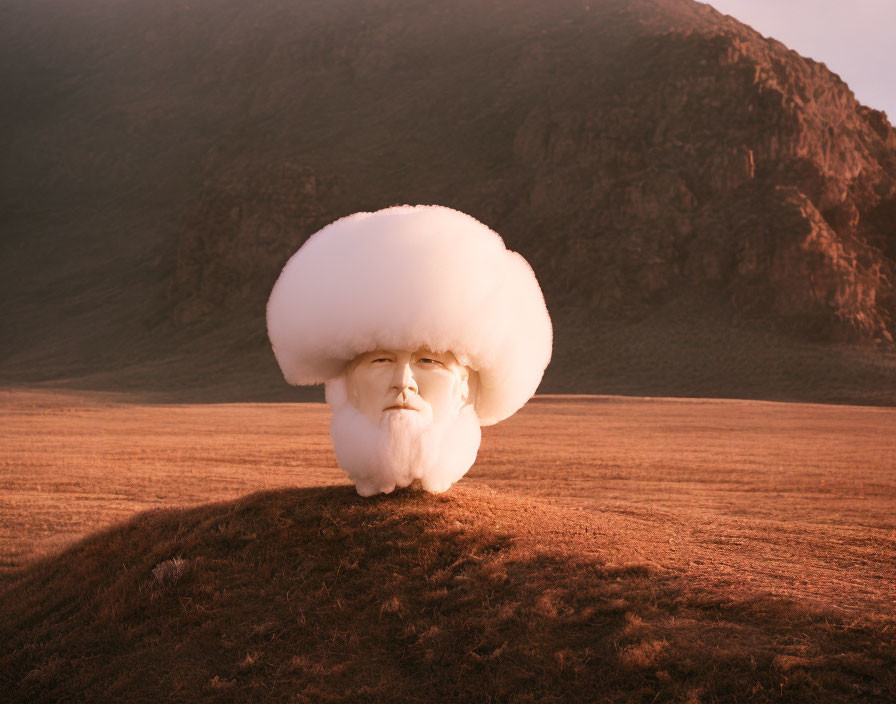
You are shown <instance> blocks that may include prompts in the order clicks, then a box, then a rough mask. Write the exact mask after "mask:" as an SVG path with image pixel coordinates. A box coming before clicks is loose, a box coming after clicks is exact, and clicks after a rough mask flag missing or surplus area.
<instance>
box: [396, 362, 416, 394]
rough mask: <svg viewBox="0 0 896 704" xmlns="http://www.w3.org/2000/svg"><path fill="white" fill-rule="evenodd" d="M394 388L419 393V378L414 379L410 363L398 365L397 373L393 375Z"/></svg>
mask: <svg viewBox="0 0 896 704" xmlns="http://www.w3.org/2000/svg"><path fill="white" fill-rule="evenodd" d="M392 388H393V389H395V390H396V391H399V392H401V393H404V392H406V391H412V392H413V393H417V380H416V379H414V373H413V371H412V370H411V365H410V364H409V363H405V364H397V365H396V367H395V374H394V376H393V377H392Z"/></svg>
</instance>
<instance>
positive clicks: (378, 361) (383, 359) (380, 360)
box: [370, 357, 392, 364]
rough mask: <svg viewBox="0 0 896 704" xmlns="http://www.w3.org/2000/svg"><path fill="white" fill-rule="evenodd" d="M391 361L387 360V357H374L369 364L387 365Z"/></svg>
mask: <svg viewBox="0 0 896 704" xmlns="http://www.w3.org/2000/svg"><path fill="white" fill-rule="evenodd" d="M391 361H392V360H391V359H389V358H388V357H376V358H375V359H371V360H370V363H371V364H382V363H383V362H387V363H388V362H391Z"/></svg>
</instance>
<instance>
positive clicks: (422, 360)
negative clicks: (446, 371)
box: [417, 357, 445, 367]
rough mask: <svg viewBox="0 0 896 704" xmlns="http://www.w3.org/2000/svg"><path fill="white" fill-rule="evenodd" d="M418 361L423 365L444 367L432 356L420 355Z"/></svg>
mask: <svg viewBox="0 0 896 704" xmlns="http://www.w3.org/2000/svg"><path fill="white" fill-rule="evenodd" d="M417 362H418V363H420V364H423V365H424V366H433V367H444V366H445V365H444V364H442V363H441V362H440V361H439V360H437V359H433V358H432V357H421V358H420V359H418V360H417Z"/></svg>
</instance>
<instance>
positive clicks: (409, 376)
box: [346, 348, 470, 423]
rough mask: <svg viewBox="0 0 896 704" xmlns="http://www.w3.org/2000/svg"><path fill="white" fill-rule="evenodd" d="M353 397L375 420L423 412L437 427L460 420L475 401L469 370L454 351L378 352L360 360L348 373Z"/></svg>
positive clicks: (359, 408) (355, 403) (392, 350)
mask: <svg viewBox="0 0 896 704" xmlns="http://www.w3.org/2000/svg"><path fill="white" fill-rule="evenodd" d="M346 382H347V389H346V390H347V392H348V399H349V401H350V402H351V404H352V405H353V406H354V407H355V408H357V409H358V410H359V411H361V413H363V414H364V415H366V416H367V417H368V418H370V419H371V420H373V421H375V422H377V423H378V422H380V421H382V420H383V419H384V418H385V417H387V416H388V414H390V413H417V414H421V417H422V418H423V419H426V420H430V421H432V422H435V423H439V422H442V421H444V420H447V419H448V418H451V417H452V416H456V415H457V413H458V411H459V410H460V409H461V408H462V407H463V406H464V405H465V404H466V403H467V401H468V399H469V395H470V392H469V370H468V369H467V368H466V367H465V366H463V365H462V364H460V363H459V362H458V361H457V359H456V358H455V356H454V355H453V354H452V353H450V352H433V351H432V350H428V349H425V348H421V349H418V350H394V349H386V350H374V351H372V352H367V353H366V354H362V355H360V356H359V357H356V358H355V359H354V360H353V361H352V362H351V363H350V364H349V367H348V370H347V374H346Z"/></svg>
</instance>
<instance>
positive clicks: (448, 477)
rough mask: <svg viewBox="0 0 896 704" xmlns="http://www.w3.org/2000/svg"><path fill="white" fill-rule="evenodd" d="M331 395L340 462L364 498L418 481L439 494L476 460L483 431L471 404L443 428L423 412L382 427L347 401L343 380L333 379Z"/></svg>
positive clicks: (390, 417)
mask: <svg viewBox="0 0 896 704" xmlns="http://www.w3.org/2000/svg"><path fill="white" fill-rule="evenodd" d="M326 392H327V403H329V404H330V407H331V408H332V409H333V418H332V419H331V421H330V436H331V437H332V438H333V449H334V450H335V451H336V459H337V460H339V464H340V465H341V466H342V468H343V469H344V470H345V471H346V472H347V473H348V476H349V478H350V479H351V480H352V481H353V482H354V483H355V488H356V489H357V490H358V493H359V494H360V495H361V496H372V495H374V494H379V493H385V494H388V493H389V492H391V491H392V490H393V489H395V488H396V487H397V488H402V487H406V486H409V485H410V484H411V483H413V482H414V480H420V484H421V486H422V487H423V488H424V489H425V490H426V491H429V492H432V493H434V494H440V493H442V492H443V491H447V490H448V488H449V487H450V486H451V485H452V484H453V483H454V482H456V481H457V480H458V479H460V478H461V477H462V476H464V474H466V473H467V470H468V469H470V467H472V466H473V462H475V461H476V453H477V452H478V451H479V443H480V441H481V440H482V432H481V431H480V429H479V419H478V418H477V416H476V413H475V411H474V410H473V406H472V405H470V404H467V405H466V406H464V407H463V408H461V410H460V412H459V413H458V414H457V416H455V417H453V418H451V419H449V420H447V421H444V422H441V423H434V422H433V423H428V422H426V421H424V420H422V419H421V418H420V415H419V414H418V413H389V414H387V415H386V416H384V418H383V420H382V421H381V422H380V423H379V424H377V423H375V422H374V421H372V420H371V419H370V418H368V417H367V416H365V415H364V414H363V413H361V412H360V411H359V410H358V409H356V408H355V407H354V406H353V405H352V404H351V402H350V401H349V400H348V397H347V394H346V386H345V377H344V376H339V377H336V378H335V379H330V380H328V381H327V383H326Z"/></svg>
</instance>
